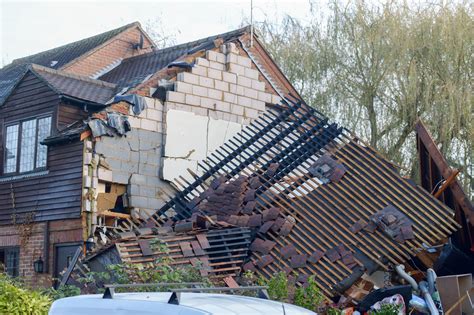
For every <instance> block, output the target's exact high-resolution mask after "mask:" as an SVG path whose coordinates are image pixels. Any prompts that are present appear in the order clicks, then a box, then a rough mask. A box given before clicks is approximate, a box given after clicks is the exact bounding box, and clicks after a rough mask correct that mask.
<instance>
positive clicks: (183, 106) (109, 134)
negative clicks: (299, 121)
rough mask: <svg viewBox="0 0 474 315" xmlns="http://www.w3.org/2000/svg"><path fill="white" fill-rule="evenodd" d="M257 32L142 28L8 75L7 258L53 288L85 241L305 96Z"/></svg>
mask: <svg viewBox="0 0 474 315" xmlns="http://www.w3.org/2000/svg"><path fill="white" fill-rule="evenodd" d="M250 36H251V33H250V31H249V28H248V27H245V28H241V29H237V30H234V31H231V32H228V33H224V34H219V35H216V36H211V37H208V38H204V39H200V40H196V41H193V42H189V43H185V44H181V45H177V46H173V47H168V48H164V49H157V48H155V47H154V43H153V41H152V40H151V39H150V38H149V36H148V35H147V34H146V33H145V32H144V31H143V30H142V28H141V27H140V25H139V24H138V23H132V24H129V25H125V26H123V27H120V28H118V29H115V30H112V31H109V32H106V33H103V34H99V35H96V36H93V37H90V38H87V39H83V40H80V41H78V42H74V43H71V44H67V45H64V46H61V47H58V48H54V49H52V50H48V51H45V52H41V53H39V54H36V55H32V56H28V57H25V58H21V59H18V60H15V61H14V62H12V64H10V65H7V66H5V67H4V68H2V69H1V70H0V87H1V89H0V92H1V94H0V133H1V135H2V137H0V144H1V145H0V154H1V155H2V159H0V201H1V202H0V263H1V264H2V265H5V266H6V270H7V272H8V273H9V274H10V275H12V276H22V277H23V278H24V279H25V280H26V281H27V282H29V283H32V284H35V285H43V286H49V285H51V278H58V277H59V276H60V272H61V271H62V270H63V269H64V268H65V267H67V266H68V265H69V264H70V261H71V260H72V258H73V257H74V256H75V254H76V252H77V248H78V247H81V248H82V249H83V250H84V251H85V250H86V249H87V248H89V247H91V245H94V244H98V245H104V244H106V243H107V239H108V235H109V234H111V233H114V231H115V230H116V228H117V227H118V226H119V225H120V224H119V223H121V224H124V222H128V221H130V222H133V221H134V220H135V219H137V218H142V219H144V218H147V217H149V216H150V215H151V214H153V213H154V212H155V210H156V209H158V208H160V207H161V206H163V205H164V204H165V202H166V200H167V199H168V197H167V195H170V194H174V193H175V189H174V188H173V187H172V186H171V185H170V183H169V182H170V181H171V180H172V179H173V178H175V177H178V176H185V177H186V176H188V175H187V174H188V172H187V169H188V168H189V169H191V170H193V171H194V172H197V171H198V161H200V160H202V159H205V158H206V156H208V155H209V154H210V152H212V151H213V150H214V149H215V148H217V147H219V146H220V145H222V144H223V143H224V142H225V141H226V140H228V139H230V138H232V137H233V136H234V135H235V134H236V133H237V132H239V131H241V129H242V127H243V126H245V125H248V124H249V123H250V122H251V121H252V120H254V119H256V118H257V117H258V116H259V115H260V114H261V113H263V112H264V111H266V110H267V107H271V106H274V104H276V103H278V102H279V100H280V99H281V98H282V97H283V96H284V95H288V94H289V93H292V94H295V95H297V92H296V91H295V89H294V88H293V87H292V86H291V84H290V83H289V81H288V80H287V79H286V77H285V76H284V75H283V74H282V72H281V70H280V69H279V68H278V67H277V66H276V64H275V63H274V62H273V61H272V59H271V58H270V57H269V55H268V53H267V52H266V51H265V49H264V48H263V46H262V44H261V43H260V41H259V40H258V38H257V36H256V35H254V40H253V46H252V47H250V45H249V42H250Z"/></svg>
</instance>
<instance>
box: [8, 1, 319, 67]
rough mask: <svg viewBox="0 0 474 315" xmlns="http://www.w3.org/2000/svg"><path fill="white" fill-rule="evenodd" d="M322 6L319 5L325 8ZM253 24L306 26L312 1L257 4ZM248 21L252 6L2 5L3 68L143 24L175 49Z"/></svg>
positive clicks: (233, 3)
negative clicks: (170, 39)
mask: <svg viewBox="0 0 474 315" xmlns="http://www.w3.org/2000/svg"><path fill="white" fill-rule="evenodd" d="M322 1H323V0H321V4H322ZM253 6H254V19H255V20H256V21H262V20H264V19H265V17H269V18H270V19H273V18H278V17H281V16H282V15H283V14H290V15H292V16H294V17H296V18H298V19H301V20H303V21H304V20H308V14H309V9H310V4H309V0H292V1H288V0H253ZM249 16H250V0H244V1H231V0H220V1H198V0H187V1H184V0H174V1H164V0H153V1H151V0H138V1H132V0H129V1H108V0H102V1H87V0H82V1H67V0H62V1H31V0H30V1H21V0H0V18H1V24H0V52H1V60H0V65H5V64H7V63H9V62H11V61H12V60H13V59H16V58H19V57H24V56H28V55H31V54H34V53H37V52H40V51H44V50H47V49H50V48H54V47H57V46H60V45H63V44H67V43H70V42H73V41H76V40H79V39H82V38H86V37H88V36H92V35H95V34H98V33H102V32H105V31H108V30H110V29H113V28H117V27H119V26H121V25H124V24H127V23H130V22H134V21H139V22H141V23H142V25H144V24H146V23H149V22H150V21H156V20H161V21H162V25H163V29H164V32H165V33H167V34H173V35H175V38H176V43H177V44H179V43H182V42H187V41H192V40H195V39H198V38H202V37H206V36H210V35H215V34H219V33H223V32H226V31H229V30H232V29H234V28H237V27H239V26H240V25H241V23H242V19H243V18H245V17H247V18H248V17H249Z"/></svg>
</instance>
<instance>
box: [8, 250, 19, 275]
mask: <svg viewBox="0 0 474 315" xmlns="http://www.w3.org/2000/svg"><path fill="white" fill-rule="evenodd" d="M18 253H19V250H18V248H7V249H6V250H5V254H6V255H5V256H6V257H5V258H6V259H5V260H6V261H5V270H6V272H7V274H9V275H10V276H12V277H17V276H18V265H19V259H18V258H19V257H18V256H19V255H18Z"/></svg>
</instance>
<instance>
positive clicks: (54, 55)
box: [0, 22, 138, 105]
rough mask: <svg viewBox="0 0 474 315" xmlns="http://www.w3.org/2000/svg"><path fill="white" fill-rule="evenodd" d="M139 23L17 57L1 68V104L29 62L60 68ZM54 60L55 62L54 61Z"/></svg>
mask: <svg viewBox="0 0 474 315" xmlns="http://www.w3.org/2000/svg"><path fill="white" fill-rule="evenodd" d="M135 25H138V22H134V23H131V24H127V25H124V26H121V27H119V28H116V29H113V30H111V31H108V32H104V33H101V34H98V35H95V36H92V37H88V38H85V39H82V40H79V41H76V42H73V43H69V44H66V45H63V46H60V47H56V48H53V49H50V50H46V51H43V52H40V53H37V54H34V55H31V56H27V57H23V58H19V59H15V60H14V61H13V62H12V63H11V64H9V65H7V66H5V67H3V68H2V69H0V105H1V104H3V102H4V101H5V99H6V98H7V97H8V95H9V94H10V92H11V90H12V89H13V88H14V86H15V84H16V83H17V82H18V80H19V79H20V78H21V77H23V74H25V73H26V71H28V66H29V64H38V65H41V66H45V67H49V68H53V69H59V68H60V67H62V66H64V65H65V64H67V63H69V62H71V61H72V60H74V59H76V58H78V57H80V56H82V55H83V54H85V53H86V52H88V51H90V50H92V49H94V48H95V47H97V46H99V45H101V44H103V43H105V42H107V41H108V40H109V39H111V38H113V37H114V36H116V35H118V34H120V33H121V32H123V31H125V30H126V29H128V28H131V27H133V26H135ZM52 62H54V63H52Z"/></svg>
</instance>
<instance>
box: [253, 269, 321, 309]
mask: <svg viewBox="0 0 474 315" xmlns="http://www.w3.org/2000/svg"><path fill="white" fill-rule="evenodd" d="M245 277H246V279H251V278H252V277H251V276H250V275H249V274H247V273H246V274H245ZM257 282H258V284H259V285H266V286H268V295H269V296H270V298H271V299H272V300H276V301H280V302H289V303H293V304H295V305H298V306H301V307H304V308H307V309H310V310H316V309H317V307H318V306H320V304H321V303H322V302H323V300H324V296H323V295H322V293H321V290H320V289H319V288H318V286H317V284H316V281H314V277H309V279H308V284H307V286H305V287H303V286H301V287H296V285H295V284H294V283H290V282H289V281H288V277H287V275H286V274H285V273H284V272H279V273H276V274H275V275H274V276H273V277H271V278H270V279H265V278H263V277H261V278H259V279H258V281H257ZM290 292H294V293H295V294H294V298H293V300H291V299H290V296H289V293H290Z"/></svg>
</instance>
